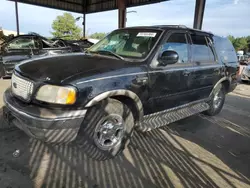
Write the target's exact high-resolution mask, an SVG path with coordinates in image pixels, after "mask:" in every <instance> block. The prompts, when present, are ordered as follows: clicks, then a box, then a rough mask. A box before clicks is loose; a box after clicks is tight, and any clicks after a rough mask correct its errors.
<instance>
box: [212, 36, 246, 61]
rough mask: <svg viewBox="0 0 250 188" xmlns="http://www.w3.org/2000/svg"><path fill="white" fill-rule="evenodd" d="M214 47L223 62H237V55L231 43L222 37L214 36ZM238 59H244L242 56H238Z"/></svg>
mask: <svg viewBox="0 0 250 188" xmlns="http://www.w3.org/2000/svg"><path fill="white" fill-rule="evenodd" d="M213 40H214V47H215V50H216V52H217V55H218V56H219V58H220V60H221V61H222V62H223V63H235V62H237V61H238V60H237V55H236V52H235V49H234V47H233V45H232V43H231V42H230V41H229V40H228V39H227V38H223V37H218V36H214V37H213ZM238 58H239V60H241V58H242V59H244V56H239V57H238Z"/></svg>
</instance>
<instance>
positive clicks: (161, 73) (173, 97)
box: [147, 31, 193, 113]
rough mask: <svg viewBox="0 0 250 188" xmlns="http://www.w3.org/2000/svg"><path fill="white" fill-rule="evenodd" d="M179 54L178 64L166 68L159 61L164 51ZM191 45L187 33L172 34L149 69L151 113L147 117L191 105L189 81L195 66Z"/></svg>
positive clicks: (176, 32)
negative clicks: (192, 60) (192, 61)
mask: <svg viewBox="0 0 250 188" xmlns="http://www.w3.org/2000/svg"><path fill="white" fill-rule="evenodd" d="M167 50H173V51H175V52H177V53H178V55H179V59H178V62H176V63H175V64H171V65H166V66H163V65H161V63H160V62H159V61H158V59H159V57H160V56H161V54H162V52H163V51H167ZM189 51H190V45H189V42H188V40H187V35H186V32H184V31H174V32H168V33H167V35H166V38H165V40H164V41H163V42H162V44H161V46H160V47H159V51H158V53H157V54H156V57H155V59H154V60H153V61H152V63H151V64H150V66H149V79H150V83H149V88H150V99H149V106H150V108H149V110H148V112H147V113H152V112H156V111H163V110H166V109H170V108H173V107H177V106H180V105H183V104H186V103H189V102H190V98H189V94H190V91H189V88H188V85H189V79H190V76H191V74H192V68H193V64H192V63H191V61H190V58H189V57H190V55H189Z"/></svg>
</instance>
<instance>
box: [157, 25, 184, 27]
mask: <svg viewBox="0 0 250 188" xmlns="http://www.w3.org/2000/svg"><path fill="white" fill-rule="evenodd" d="M154 27H175V28H188V27H187V26H185V25H154Z"/></svg>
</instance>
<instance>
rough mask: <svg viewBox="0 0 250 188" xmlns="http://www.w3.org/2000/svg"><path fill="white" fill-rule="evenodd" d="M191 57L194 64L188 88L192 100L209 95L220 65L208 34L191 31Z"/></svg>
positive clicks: (220, 68)
mask: <svg viewBox="0 0 250 188" xmlns="http://www.w3.org/2000/svg"><path fill="white" fill-rule="evenodd" d="M190 39H191V43H192V44H191V52H192V53H191V59H192V63H193V64H194V66H195V69H194V70H193V73H192V78H191V80H192V81H191V82H190V85H189V89H190V90H192V91H193V93H192V95H191V97H192V100H200V99H205V98H208V97H209V94H210V92H211V91H212V89H213V86H214V85H215V84H216V83H217V82H218V80H219V79H220V78H221V73H222V72H223V71H222V66H221V64H219V63H218V60H217V57H216V53H215V50H214V47H213V42H212V38H211V37H210V36H209V34H204V33H200V32H191V33H190Z"/></svg>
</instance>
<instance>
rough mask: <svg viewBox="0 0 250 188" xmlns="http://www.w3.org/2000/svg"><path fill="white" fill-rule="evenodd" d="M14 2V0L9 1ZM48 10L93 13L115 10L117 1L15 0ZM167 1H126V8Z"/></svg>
mask: <svg viewBox="0 0 250 188" xmlns="http://www.w3.org/2000/svg"><path fill="white" fill-rule="evenodd" d="M10 1H15V0H10ZM17 1H18V2H20V3H27V4H32V5H38V6H43V7H48V8H54V9H60V10H66V11H71V12H77V13H83V12H85V13H94V12H102V11H107V10H114V9H117V8H118V6H117V0H17ZM162 1H167V0H127V7H133V6H139V5H145V4H151V3H158V2H162Z"/></svg>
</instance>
